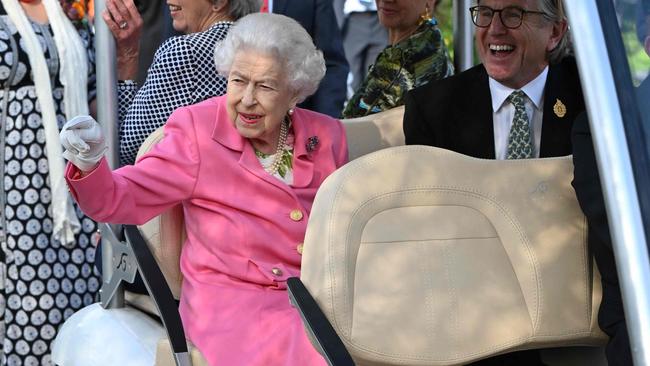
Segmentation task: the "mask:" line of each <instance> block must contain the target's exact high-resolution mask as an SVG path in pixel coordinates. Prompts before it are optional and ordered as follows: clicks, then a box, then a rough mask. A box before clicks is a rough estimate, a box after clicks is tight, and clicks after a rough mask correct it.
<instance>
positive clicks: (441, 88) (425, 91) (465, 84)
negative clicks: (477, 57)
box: [409, 64, 488, 100]
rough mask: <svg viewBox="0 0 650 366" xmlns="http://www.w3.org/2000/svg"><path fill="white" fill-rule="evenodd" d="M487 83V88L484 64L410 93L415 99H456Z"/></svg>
mask: <svg viewBox="0 0 650 366" xmlns="http://www.w3.org/2000/svg"><path fill="white" fill-rule="evenodd" d="M480 83H485V86H486V87H487V86H488V84H487V72H486V71H485V67H483V65H482V64H479V65H476V66H474V67H472V68H470V69H467V70H465V71H463V72H460V73H458V74H456V75H452V76H450V77H448V78H445V79H441V80H435V81H431V82H429V83H427V84H425V85H422V86H420V87H418V88H415V89H413V90H411V91H410V92H409V93H410V94H411V95H412V96H413V98H414V99H416V100H419V99H430V98H431V97H436V98H456V97H460V96H462V95H467V93H468V89H469V88H472V87H475V86H476V85H477V84H480Z"/></svg>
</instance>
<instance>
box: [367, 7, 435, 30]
mask: <svg viewBox="0 0 650 366" xmlns="http://www.w3.org/2000/svg"><path fill="white" fill-rule="evenodd" d="M376 2H377V14H378V15H379V22H380V23H381V24H382V25H383V26H384V27H386V28H387V29H388V30H389V31H390V30H393V31H401V30H404V29H412V28H414V27H417V24H418V22H419V20H420V16H421V15H422V14H424V11H425V9H426V7H427V5H428V6H429V14H431V13H432V12H433V4H434V1H433V0H376Z"/></svg>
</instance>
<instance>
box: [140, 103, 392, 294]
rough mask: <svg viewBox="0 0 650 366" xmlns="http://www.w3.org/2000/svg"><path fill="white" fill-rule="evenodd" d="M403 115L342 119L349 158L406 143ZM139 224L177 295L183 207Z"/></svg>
mask: <svg viewBox="0 0 650 366" xmlns="http://www.w3.org/2000/svg"><path fill="white" fill-rule="evenodd" d="M403 115H404V107H398V108H395V109H391V110H388V111H385V112H381V113H377V114H373V115H370V116H366V117H360V118H354V119H348V120H342V121H341V122H343V125H344V126H345V129H346V135H347V139H348V148H349V152H350V160H352V159H355V158H357V157H359V156H361V155H364V154H368V153H370V152H373V151H376V150H379V149H383V148H386V147H390V146H398V145H403V144H404V134H403V132H402V117H403ZM163 137H164V134H163V127H160V128H158V129H157V130H156V131H154V132H153V133H152V134H151V135H149V137H148V138H147V139H146V140H145V141H144V142H143V143H142V146H140V149H139V151H138V158H139V157H140V156H142V155H144V154H145V153H147V152H148V151H149V150H151V148H153V146H155V145H156V144H157V143H158V142H159V141H160V140H162V138H163ZM139 228H140V231H141V232H142V235H143V236H144V238H145V239H146V241H147V243H148V244H149V248H150V250H151V252H152V254H153V255H154V257H155V258H156V260H157V261H158V264H159V265H160V269H161V270H162V272H163V274H164V275H165V278H166V279H167V282H168V283H169V287H170V289H171V290H172V293H173V294H174V297H175V298H176V299H178V298H179V296H180V290H181V283H182V280H183V276H182V275H181V271H180V265H179V262H180V253H181V249H182V246H183V242H184V240H185V237H186V234H185V227H184V223H183V209H182V207H181V206H180V205H177V206H174V207H173V208H172V209H170V210H169V211H167V212H165V213H163V214H162V215H160V216H157V217H155V218H153V219H151V220H150V221H149V222H147V223H145V224H144V225H140V226H139Z"/></svg>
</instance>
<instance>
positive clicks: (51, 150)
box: [2, 0, 88, 246]
mask: <svg viewBox="0 0 650 366" xmlns="http://www.w3.org/2000/svg"><path fill="white" fill-rule="evenodd" d="M2 4H3V5H4V7H5V10H6V11H7V15H8V16H9V18H10V19H11V21H12V22H13V23H14V25H15V26H16V30H18V33H19V34H20V36H21V37H22V39H23V40H24V44H25V51H26V52H27V55H28V56H29V63H30V65H31V67H32V72H33V75H34V84H35V86H36V96H37V97H38V101H39V103H40V106H41V119H42V123H43V128H44V130H45V147H46V149H47V160H48V163H49V169H50V189H51V190H52V218H53V220H54V228H53V237H54V239H55V240H59V241H60V242H61V244H63V245H65V246H72V245H74V241H75V238H74V234H75V233H78V232H79V230H80V228H81V225H80V224H79V219H78V218H77V215H76V213H75V210H74V206H73V205H72V199H71V198H70V194H69V193H68V190H67V188H66V183H65V180H64V177H63V174H64V161H63V158H62V157H61V156H62V149H61V144H60V142H59V126H58V124H57V120H56V109H55V106H54V99H53V97H52V85H51V83H50V73H49V71H48V67H47V63H46V62H45V57H44V56H43V55H44V51H43V49H42V47H41V44H40V43H39V41H38V39H37V38H36V34H35V33H34V30H33V29H32V25H31V23H30V22H29V20H28V19H27V16H26V15H25V12H24V11H23V9H22V7H21V6H20V4H19V3H18V0H2ZM43 5H44V6H45V11H46V12H47V18H48V19H49V22H50V25H51V27H52V32H53V33H54V42H55V43H56V48H57V52H58V54H59V64H60V70H59V78H60V80H61V84H63V87H64V103H65V117H66V119H71V118H72V117H74V116H77V115H87V114H88V91H87V83H88V59H87V55H86V48H85V47H84V45H83V42H82V41H81V37H79V34H78V33H77V30H76V29H75V28H74V25H72V23H71V22H70V21H69V20H68V18H67V16H66V15H65V14H64V13H63V9H61V6H60V5H59V2H58V0H43Z"/></svg>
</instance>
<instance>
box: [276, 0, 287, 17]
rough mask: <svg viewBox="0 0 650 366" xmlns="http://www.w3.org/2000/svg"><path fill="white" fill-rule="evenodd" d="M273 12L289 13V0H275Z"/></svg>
mask: <svg viewBox="0 0 650 366" xmlns="http://www.w3.org/2000/svg"><path fill="white" fill-rule="evenodd" d="M273 13H275V14H286V13H287V0H273Z"/></svg>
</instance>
